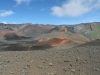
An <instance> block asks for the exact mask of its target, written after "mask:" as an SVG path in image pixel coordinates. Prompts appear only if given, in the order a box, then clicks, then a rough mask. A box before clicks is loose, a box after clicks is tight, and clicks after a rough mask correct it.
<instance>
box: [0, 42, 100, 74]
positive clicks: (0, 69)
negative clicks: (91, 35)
mask: <svg viewBox="0 0 100 75" xmlns="http://www.w3.org/2000/svg"><path fill="white" fill-rule="evenodd" d="M0 75H100V41H96V42H91V43H87V44H84V45H81V46H78V47H74V48H71V49H60V48H59V49H55V48H54V49H53V48H52V49H48V50H34V51H3V52H0Z"/></svg>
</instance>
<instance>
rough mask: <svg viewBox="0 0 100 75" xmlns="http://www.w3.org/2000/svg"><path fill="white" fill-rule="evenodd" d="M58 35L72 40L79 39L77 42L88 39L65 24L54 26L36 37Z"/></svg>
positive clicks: (53, 36)
mask: <svg viewBox="0 0 100 75" xmlns="http://www.w3.org/2000/svg"><path fill="white" fill-rule="evenodd" d="M60 36H63V37H66V38H68V39H70V40H73V41H79V42H87V41H89V39H88V38H87V37H85V36H83V35H82V34H79V33H75V32H73V31H72V30H70V29H69V28H67V27H66V26H60V27H55V28H53V29H51V30H50V31H48V32H47V33H45V34H43V35H41V36H39V37H37V39H41V38H43V39H46V38H56V37H60Z"/></svg>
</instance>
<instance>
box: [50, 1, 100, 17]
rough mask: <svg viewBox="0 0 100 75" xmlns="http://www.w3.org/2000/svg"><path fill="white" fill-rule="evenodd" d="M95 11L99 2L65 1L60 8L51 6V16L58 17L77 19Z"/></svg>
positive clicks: (99, 6) (98, 7)
mask: <svg viewBox="0 0 100 75" xmlns="http://www.w3.org/2000/svg"><path fill="white" fill-rule="evenodd" d="M97 9H100V0H66V2H65V3H63V4H62V5H61V6H53V7H52V8H51V10H52V13H51V14H52V15H55V16H58V17H65V16H68V17H78V16H81V15H83V14H85V13H88V12H90V11H92V10H93V11H94V10H97Z"/></svg>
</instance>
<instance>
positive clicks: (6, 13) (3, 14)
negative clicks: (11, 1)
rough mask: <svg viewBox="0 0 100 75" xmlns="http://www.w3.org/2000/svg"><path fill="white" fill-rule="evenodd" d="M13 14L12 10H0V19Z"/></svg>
mask: <svg viewBox="0 0 100 75" xmlns="http://www.w3.org/2000/svg"><path fill="white" fill-rule="evenodd" d="M12 14H14V12H13V11H12V10H8V11H6V10H0V17H5V16H9V15H12Z"/></svg>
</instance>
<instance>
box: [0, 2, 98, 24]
mask: <svg viewBox="0 0 100 75" xmlns="http://www.w3.org/2000/svg"><path fill="white" fill-rule="evenodd" d="M0 22H1V23H2V22H3V23H17V24H19V23H33V24H35V23H38V24H56V25H59V24H78V23H85V22H100V0H0Z"/></svg>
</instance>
